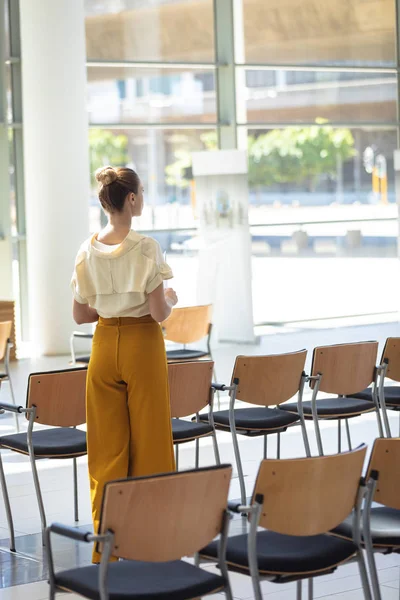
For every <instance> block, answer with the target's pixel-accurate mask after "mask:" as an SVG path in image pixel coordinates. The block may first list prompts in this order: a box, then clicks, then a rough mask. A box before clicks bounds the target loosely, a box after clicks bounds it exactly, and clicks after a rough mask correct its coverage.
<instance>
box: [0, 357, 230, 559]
mask: <svg viewBox="0 0 400 600" xmlns="http://www.w3.org/2000/svg"><path fill="white" fill-rule="evenodd" d="M213 369H214V363H213V362H212V361H198V362H192V363H190V362H187V363H173V364H169V365H168V373H169V384H170V400H171V415H172V433H173V440H174V444H175V446H176V458H177V464H178V461H179V453H178V449H179V446H180V445H181V444H184V443H187V442H196V462H195V466H196V467H198V466H199V441H200V439H201V438H203V437H208V436H211V437H212V440H213V446H214V453H215V460H216V463H217V464H219V463H220V458H219V452H218V445H217V437H216V432H215V427H214V424H213V420H212V415H213V398H214V393H215V392H214V389H213V387H212V378H213ZM86 375H87V370H86V368H79V369H68V370H61V371H53V372H46V373H32V374H31V375H30V376H29V380H28V389H27V399H26V406H25V407H23V406H16V405H14V404H8V403H4V402H2V403H0V411H10V412H13V413H14V414H15V415H16V416H18V415H19V414H24V415H25V416H26V418H27V419H28V429H27V432H21V433H14V434H9V435H3V436H1V437H0V449H1V448H4V449H8V450H11V451H13V452H17V453H19V454H24V455H26V456H29V458H30V462H31V469H32V475H33V481H34V486H35V492H36V497H37V501H38V506H39V513H40V518H41V523H42V531H43V532H44V530H45V528H46V515H45V509H44V503H43V498H42V494H41V489H40V482H39V476H38V471H37V466H36V460H37V459H43V458H48V459H55V458H57V459H60V458H69V459H72V460H73V489H74V516H75V521H78V520H79V511H78V483H77V458H79V457H81V456H84V455H85V454H86V452H87V448H86V433H85V431H82V430H81V429H79V427H80V426H82V425H84V424H85V422H86V411H85V402H86ZM206 407H208V410H209V412H208V420H209V423H203V422H201V421H200V415H199V412H200V411H201V410H203V409H204V408H206ZM193 415H194V417H195V419H196V420H195V421H192V420H191V417H192V416H193ZM184 417H189V419H184ZM37 424H40V425H44V426H47V427H46V428H44V429H38V428H36V425H37ZM0 485H1V488H2V493H3V498H4V503H5V506H6V514H7V518H8V525H9V531H10V547H11V549H12V550H14V549H15V538H14V525H13V519H12V513H11V506H10V501H9V496H8V491H7V485H6V480H5V476H4V470H3V464H2V459H1V454H0Z"/></svg>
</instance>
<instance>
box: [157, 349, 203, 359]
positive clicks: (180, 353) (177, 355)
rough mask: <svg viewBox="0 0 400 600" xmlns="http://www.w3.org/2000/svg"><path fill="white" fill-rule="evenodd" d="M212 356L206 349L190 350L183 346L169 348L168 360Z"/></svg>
mask: <svg viewBox="0 0 400 600" xmlns="http://www.w3.org/2000/svg"><path fill="white" fill-rule="evenodd" d="M204 356H210V355H209V353H208V352H206V351H205V350H190V349H185V348H182V349H181V350H167V360H196V359H198V358H204Z"/></svg>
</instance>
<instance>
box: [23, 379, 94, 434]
mask: <svg viewBox="0 0 400 600" xmlns="http://www.w3.org/2000/svg"><path fill="white" fill-rule="evenodd" d="M86 375H87V369H70V370H65V371H64V370H63V371H52V372H48V373H32V374H31V375H29V382H28V394H27V401H26V406H27V408H31V407H32V406H36V419H35V422H36V423H41V424H42V425H52V426H54V427H75V426H78V425H82V424H83V423H86ZM27 418H29V415H27Z"/></svg>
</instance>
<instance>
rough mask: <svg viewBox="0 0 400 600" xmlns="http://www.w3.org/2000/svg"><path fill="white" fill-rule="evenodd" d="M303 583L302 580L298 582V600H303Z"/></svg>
mask: <svg viewBox="0 0 400 600" xmlns="http://www.w3.org/2000/svg"><path fill="white" fill-rule="evenodd" d="M302 584H303V582H302V581H301V579H299V581H297V582H296V600H301V596H302V591H303V585H302Z"/></svg>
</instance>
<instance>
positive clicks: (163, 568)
mask: <svg viewBox="0 0 400 600" xmlns="http://www.w3.org/2000/svg"><path fill="white" fill-rule="evenodd" d="M231 475H232V468H231V466H230V465H224V466H220V467H211V468H208V469H199V470H196V471H187V472H181V473H168V474H162V475H158V476H157V475H155V476H152V477H141V478H136V479H125V480H119V481H112V482H110V483H107V484H106V486H105V489H104V498H103V504H102V513H101V518H100V531H99V535H92V534H91V533H90V532H83V531H79V530H77V529H74V528H72V527H65V526H63V525H57V524H54V525H52V526H51V527H49V528H48V530H47V544H46V549H47V555H48V564H49V571H50V576H49V583H50V599H51V600H53V599H54V597H55V595H56V593H57V592H65V591H69V592H75V593H77V594H79V595H81V596H83V597H85V598H100V600H105V599H108V600H121V599H122V598H124V599H125V600H135V599H138V600H139V599H140V600H142V599H143V598H146V599H147V600H160V599H162V598H165V599H168V600H174V599H176V600H186V599H188V600H189V599H190V598H199V597H202V596H206V595H207V594H211V593H217V592H225V594H226V597H227V598H228V599H232V594H231V591H230V587H229V579H228V573H227V570H226V565H225V557H224V554H225V548H226V536H227V531H228V524H229V518H228V516H227V511H226V505H227V499H228V491H229V484H230V480H231ZM52 533H53V534H59V535H63V536H66V537H69V538H71V539H74V540H78V541H82V542H97V543H99V544H101V551H102V558H101V563H100V567H98V566H97V565H92V566H87V567H81V568H79V567H78V568H75V569H71V570H68V571H61V572H60V571H58V572H57V573H55V572H54V561H53V554H52V549H51V534H52ZM219 533H220V534H221V538H220V542H219V544H218V546H219V560H220V566H221V574H217V575H215V574H213V573H210V572H208V571H205V570H203V569H201V568H199V567H198V566H194V565H192V564H190V563H188V562H184V561H182V560H181V558H182V557H185V556H192V555H193V554H195V553H196V552H198V551H199V550H200V548H201V547H202V546H203V545H204V544H208V543H209V542H210V541H211V540H213V539H214V538H215V537H216V536H217V535H218V534H219ZM109 557H114V558H122V559H123V560H122V561H118V562H115V561H114V562H110V563H108V562H107V561H108V559H109Z"/></svg>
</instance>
